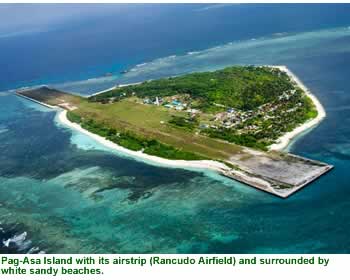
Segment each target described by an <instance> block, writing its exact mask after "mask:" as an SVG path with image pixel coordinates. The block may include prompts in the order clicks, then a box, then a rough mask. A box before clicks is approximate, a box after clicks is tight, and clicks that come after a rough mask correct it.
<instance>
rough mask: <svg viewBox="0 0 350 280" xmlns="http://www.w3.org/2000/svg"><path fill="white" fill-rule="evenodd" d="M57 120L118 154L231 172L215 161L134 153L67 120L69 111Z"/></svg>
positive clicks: (163, 163) (184, 166)
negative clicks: (175, 158)
mask: <svg viewBox="0 0 350 280" xmlns="http://www.w3.org/2000/svg"><path fill="white" fill-rule="evenodd" d="M57 120H58V121H59V122H60V123H61V124H63V125H64V126H66V127H69V128H71V129H75V130H77V131H79V132H81V133H83V134H85V135H87V136H89V137H91V138H92V139H94V140H96V141H97V142H99V143H100V144H102V145H103V146H105V147H107V148H110V149H113V150H116V151H118V152H122V153H124V154H127V155H129V156H132V157H137V158H140V159H144V160H147V161H152V162H154V163H157V164H158V165H163V166H169V167H177V168H195V169H210V170H213V171H216V172H224V171H228V170H230V168H229V167H227V166H226V165H225V164H223V163H221V162H218V161H214V160H193V161H188V160H173V159H165V158H161V157H157V156H152V155H148V154H145V153H143V152H141V151H133V150H129V149H126V148H124V147H122V146H120V145H118V144H116V143H114V142H112V141H110V140H108V139H106V138H104V137H102V136H99V135H97V134H94V133H92V132H90V131H88V130H86V129H84V128H82V127H81V126H80V125H79V124H77V123H73V122H71V121H70V120H68V118H67V111H66V110H62V111H59V112H58V116H57Z"/></svg>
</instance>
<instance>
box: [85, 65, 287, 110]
mask: <svg viewBox="0 0 350 280" xmlns="http://www.w3.org/2000/svg"><path fill="white" fill-rule="evenodd" d="M292 88H293V86H292V84H291V83H290V80H289V77H288V75H287V74H286V73H284V72H282V71H280V70H279V69H272V68H269V67H255V66H235V67H229V68H225V69H223V70H218V71H215V72H203V73H193V74H188V75H184V76H179V77H171V78H165V79H159V80H154V81H147V82H144V83H142V84H138V85H130V86H126V87H122V88H117V89H114V90H111V91H109V92H105V93H103V94H99V95H97V96H93V97H91V98H90V100H91V101H97V102H107V100H109V98H111V97H115V98H117V99H116V100H119V99H120V98H127V97H130V96H132V95H136V96H138V97H140V98H144V97H152V96H158V97H164V96H173V95H177V94H189V95H190V96H191V98H193V99H196V101H197V105H196V108H199V109H201V110H203V111H206V112H212V111H214V112H216V111H217V110H218V106H217V104H223V105H224V106H225V107H233V108H237V109H240V110H253V109H256V108H257V107H258V106H260V105H262V104H265V103H267V102H271V101H273V100H275V99H276V97H278V96H279V95H280V94H281V92H284V91H288V90H291V89H292Z"/></svg>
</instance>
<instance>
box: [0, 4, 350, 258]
mask: <svg viewBox="0 0 350 280" xmlns="http://www.w3.org/2000/svg"><path fill="white" fill-rule="evenodd" d="M124 9H126V10H122V11H123V12H119V14H118V16H115V15H113V13H112V14H111V13H110V14H108V15H106V16H104V17H93V18H82V19H81V20H80V21H79V20H77V21H75V22H73V23H72V22H70V23H69V24H62V25H59V26H55V28H52V29H50V28H49V29H48V30H45V31H41V32H33V33H29V34H27V33H26V34H23V35H21V34H20V35H17V36H11V37H6V36H4V37H1V36H0V66H1V67H0V253H40V252H46V253H349V251H350V240H349V238H348V236H349V232H350V223H349V220H350V211H349V209H350V199H349V197H350V187H349V186H350V184H349V173H348V172H349V170H350V141H349V139H350V80H349V74H350V17H349V16H348V15H349V14H350V5H283V6H280V5H263V6H259V5H219V6H208V5H164V6H156V5H153V6H144V5H137V6H131V7H129V6H128V7H124ZM126 11H128V13H127V12H126ZM0 35H1V34H0ZM234 64H244V65H246V64H261V65H262V64H278V65H287V66H288V67H289V68H290V69H291V70H292V71H293V72H294V73H295V74H296V75H297V76H298V77H299V78H300V79H301V80H302V81H303V82H304V83H305V85H306V86H307V87H309V88H310V89H311V91H312V92H313V93H314V94H315V95H316V96H317V97H318V98H319V100H320V101H321V103H322V104H323V105H324V107H325V109H326V112H327V118H326V119H325V120H324V121H323V122H322V123H321V124H320V125H319V126H317V127H316V128H314V129H312V130H311V131H310V132H308V133H304V134H303V135H302V136H300V137H298V139H296V140H295V141H293V143H292V144H291V145H290V147H289V150H290V151H292V152H293V153H296V154H299V155H303V156H306V157H310V158H312V159H317V160H321V161H324V162H327V163H329V164H333V165H334V166H335V168H334V170H333V171H331V172H330V173H328V174H327V175H325V176H323V177H321V178H320V179H319V180H317V181H316V182H314V183H312V184H310V185H309V186H307V187H305V188H304V189H303V190H301V191H299V192H298V193H296V194H295V195H293V196H292V197H290V198H288V199H286V200H283V199H280V198H277V197H274V196H271V195H269V194H266V193H263V192H261V191H258V190H255V189H253V188H251V187H248V186H246V185H243V184H240V183H238V182H235V181H232V180H230V179H226V178H223V177H221V176H219V175H217V174H215V173H213V172H209V171H200V170H198V171H195V170H185V169H175V168H167V167H164V166H163V167H162V166H154V165H152V164H149V163H147V162H142V161H138V160H136V159H133V158H130V157H127V156H125V155H123V154H120V153H117V152H113V151H110V150H108V149H107V148H105V147H103V146H101V145H100V144H99V143H96V142H95V141H94V140H92V139H90V138H88V137H87V136H85V135H83V134H80V133H79V132H76V131H72V130H70V129H68V128H65V127H63V126H62V125H60V124H59V123H58V122H57V120H56V112H55V111H52V110H49V109H46V108H43V107H42V106H40V105H37V104H33V103H31V102H29V101H26V100H23V99H21V98H19V97H16V96H14V95H13V91H12V90H13V89H15V88H18V87H24V86H28V85H38V84H49V85H53V86H56V87H58V88H60V89H63V90H69V91H72V92H75V93H77V94H81V95H87V94H91V93H93V92H96V91H98V90H101V89H104V88H108V87H111V86H114V85H115V84H122V83H130V82H137V81H143V80H146V79H154V78H158V77H164V76H172V75H179V74H183V73H188V72H192V71H204V70H214V69H218V68H222V67H225V66H229V65H234ZM124 69H128V70H130V71H129V72H128V73H127V74H125V75H121V74H119V72H120V71H121V70H124ZM107 72H112V73H113V75H112V76H108V77H106V76H104V74H105V73H107Z"/></svg>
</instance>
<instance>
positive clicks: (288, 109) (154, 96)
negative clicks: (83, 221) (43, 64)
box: [16, 65, 333, 198]
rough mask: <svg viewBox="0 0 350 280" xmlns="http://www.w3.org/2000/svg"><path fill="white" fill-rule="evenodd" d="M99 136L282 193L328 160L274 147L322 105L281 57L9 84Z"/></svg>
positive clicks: (155, 158)
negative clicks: (70, 82)
mask: <svg viewBox="0 0 350 280" xmlns="http://www.w3.org/2000/svg"><path fill="white" fill-rule="evenodd" d="M16 94H17V95H18V96H20V97H23V98H26V99H29V100H31V101H33V102H37V103H39V104H41V105H43V106H47V107H50V108H53V109H57V110H58V114H59V115H58V120H59V121H60V122H61V123H62V124H64V125H65V126H67V127H69V128H71V129H76V130H78V131H80V132H82V133H84V134H86V135H88V136H90V137H92V138H94V139H95V140H97V141H99V142H100V143H102V144H103V145H105V146H107V147H109V148H111V149H115V150H118V151H120V152H123V153H125V154H127V155H130V156H133V157H136V158H142V159H145V160H147V161H151V162H155V163H157V164H161V165H166V166H172V167H180V168H195V169H210V170H214V171H216V172H218V173H220V174H222V175H224V176H226V177H229V178H232V179H234V180H237V181H240V182H242V183H245V184H247V185H249V186H253V187H255V188H257V189H260V190H263V191H265V192H268V193H271V194H274V195H276V196H279V197H282V198H286V197H288V196H290V195H291V194H293V193H295V192H296V191H298V190H300V189H301V188H302V187H304V186H306V185H307V184H309V183H310V182H312V181H314V180H315V179H317V178H319V177H320V176H321V175H323V174H325V173H326V172H328V171H329V170H331V169H332V168H333V166H332V165H329V164H326V163H323V162H319V161H316V160H312V159H308V158H305V157H301V156H297V155H293V154H290V153H287V152H283V151H282V150H283V149H284V148H285V147H286V146H287V145H288V143H289V141H290V140H291V139H292V138H294V137H295V136H296V135H298V134H300V133H301V132H303V131H305V130H307V129H310V128H311V127H314V126H316V125H317V124H318V123H319V122H320V121H321V120H322V119H323V118H325V116H326V113H325V110H324V109H323V106H322V104H321V103H320V102H319V101H318V99H317V98H316V96H314V95H313V94H312V93H311V92H310V91H309V90H308V89H307V88H306V87H305V86H304V84H303V83H302V82H301V81H300V80H299V79H298V77H296V76H295V75H294V74H293V73H292V72H291V71H290V70H289V69H288V68H287V67H286V66H272V65H264V66H252V65H250V66H232V67H227V68H225V69H221V70H217V71H212V72H196V73H191V74H187V75H182V76H176V77H168V78H162V79H157V80H149V81H145V82H141V83H136V84H128V85H117V86H115V87H113V88H109V89H107V90H104V91H101V92H97V93H95V94H92V95H91V96H89V97H87V98H85V97H81V96H77V95H74V94H70V93H67V92H63V91H60V90H57V89H54V88H50V87H48V86H40V87H34V88H26V89H22V90H17V91H16Z"/></svg>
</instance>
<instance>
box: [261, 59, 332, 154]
mask: <svg viewBox="0 0 350 280" xmlns="http://www.w3.org/2000/svg"><path fill="white" fill-rule="evenodd" d="M267 66H268V67H272V68H278V69H280V70H281V71H283V72H285V73H287V75H288V76H289V77H290V78H291V79H292V81H294V82H295V83H296V84H297V85H298V86H299V87H300V88H301V89H302V90H303V91H304V92H305V94H306V95H307V96H308V97H309V98H310V99H311V100H312V102H313V104H314V105H315V107H316V110H317V116H316V118H313V119H311V120H308V121H307V122H305V123H303V124H301V125H300V126H298V127H296V128H294V129H293V130H292V131H290V132H287V133H285V134H284V135H282V136H281V137H279V138H278V139H277V140H276V143H275V144H272V145H271V146H269V150H270V151H271V150H274V151H281V150H284V149H285V148H287V147H288V145H289V144H290V142H291V141H292V140H293V139H294V138H295V137H297V136H298V135H300V134H301V133H302V132H305V131H307V130H311V128H314V127H316V126H317V125H318V124H319V123H320V122H321V121H322V120H323V119H324V118H325V117H326V111H325V109H324V108H323V106H322V104H321V102H320V101H319V100H318V99H317V97H316V96H315V95H314V94H312V93H311V91H310V90H309V89H308V88H307V87H306V86H305V85H304V84H303V82H302V81H301V80H300V79H299V78H298V77H297V76H296V75H295V74H294V73H293V72H292V71H290V70H289V69H288V67H287V66H284V65H281V66H274V65H267Z"/></svg>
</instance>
